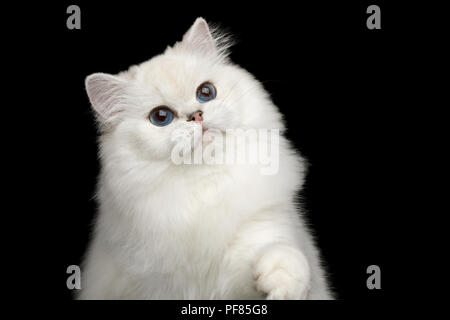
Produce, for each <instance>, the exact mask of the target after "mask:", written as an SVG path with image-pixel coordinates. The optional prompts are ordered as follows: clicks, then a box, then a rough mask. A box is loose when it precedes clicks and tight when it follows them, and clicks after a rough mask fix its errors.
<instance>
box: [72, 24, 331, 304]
mask: <svg viewBox="0 0 450 320" xmlns="http://www.w3.org/2000/svg"><path fill="white" fill-rule="evenodd" d="M224 39H225V38H223V37H221V36H218V35H217V33H212V32H211V31H210V29H209V27H208V25H207V23H206V22H205V21H204V20H203V19H201V18H199V19H197V20H196V21H195V23H194V25H193V26H192V27H191V28H190V29H189V31H188V32H187V33H186V34H185V35H184V37H183V40H182V41H181V42H178V43H176V44H175V45H174V46H173V47H168V48H167V50H166V51H165V52H164V53H163V54H162V55H159V56H156V57H153V58H152V59H150V60H149V61H147V62H144V63H142V64H140V65H138V66H133V67H131V68H130V69H129V70H128V71H126V72H123V73H120V74H119V75H115V76H113V75H108V74H102V73H100V74H99V73H97V74H93V75H91V76H89V77H88V78H87V79H86V88H87V92H88V95H89V98H90V101H91V104H92V106H93V108H94V109H95V110H96V114H97V116H98V123H99V128H100V131H101V135H100V137H99V146H100V151H99V154H100V159H101V173H100V177H99V183H98V192H97V199H98V203H99V214H98V216H97V220H96V223H95V230H94V234H93V239H92V242H91V245H90V248H89V250H88V252H87V255H86V259H85V263H84V265H83V268H82V289H81V291H80V295H79V297H78V298H81V299H264V298H268V299H331V298H332V294H331V292H330V290H329V288H328V285H327V281H326V277H325V274H324V270H323V268H322V266H321V263H320V260H319V252H318V249H317V248H316V247H315V245H314V242H313V239H312V237H311V235H310V233H309V231H308V229H307V227H306V225H305V223H304V220H303V218H302V215H301V212H299V211H300V209H299V208H298V206H297V205H296V202H295V199H296V197H297V196H298V192H299V189H300V188H301V186H302V182H303V180H304V174H305V166H304V163H303V160H302V158H301V157H300V155H299V154H298V153H297V152H295V151H294V150H293V149H292V148H291V146H290V144H289V142H288V141H287V140H286V139H285V138H284V137H283V136H281V137H280V151H279V152H280V165H279V171H278V173H277V174H275V175H261V173H260V170H259V166H258V165H175V164H174V163H173V162H172V161H171V158H170V152H171V149H172V148H173V145H174V142H173V141H171V139H170V138H171V133H172V132H173V130H176V129H180V128H183V129H192V128H193V126H195V125H198V124H196V123H195V122H193V121H190V122H188V121H186V120H187V119H188V115H189V114H191V113H192V112H194V111H196V110H202V112H203V119H204V121H203V123H204V125H205V126H206V127H207V128H218V129H220V130H224V129H226V128H229V129H233V128H244V129H245V128H278V129H280V130H281V131H282V130H283V122H282V117H281V114H280V112H279V111H278V109H277V108H276V106H275V105H274V104H273V103H272V101H271V100H270V98H269V96H268V94H267V93H266V92H265V91H264V89H263V87H262V86H261V84H260V83H259V82H258V81H257V80H256V79H254V78H253V76H252V75H250V74H249V73H248V72H247V71H245V70H243V69H242V68H240V67H238V66H236V65H234V64H232V63H231V62H230V61H229V60H228V58H227V50H226V49H227V47H228V42H226V41H224ZM205 81H210V82H212V83H214V85H215V86H216V88H217V92H218V93H217V97H216V99H214V100H212V101H209V102H207V103H199V102H198V101H197V100H196V95H195V92H196V88H197V87H198V86H199V84H201V83H203V82H205ZM159 105H167V106H170V107H171V108H172V109H174V110H176V111H177V113H178V117H176V118H175V119H174V120H173V122H172V123H171V124H170V125H168V126H166V127H158V126H155V125H153V124H151V123H150V122H149V120H148V114H149V112H150V110H151V109H152V108H154V107H156V106H159Z"/></svg>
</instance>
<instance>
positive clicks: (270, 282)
mask: <svg viewBox="0 0 450 320" xmlns="http://www.w3.org/2000/svg"><path fill="white" fill-rule="evenodd" d="M254 276H255V279H256V289H257V290H258V291H260V292H263V293H265V294H266V295H267V299H269V300H297V299H306V297H307V295H308V291H309V286H310V271H309V265H308V262H307V260H306V258H305V256H304V255H303V253H302V252H301V251H299V250H298V249H295V248H292V247H289V246H284V245H271V246H270V247H267V248H266V249H264V250H263V251H262V255H261V256H260V257H259V259H258V260H257V261H256V264H255V266H254Z"/></svg>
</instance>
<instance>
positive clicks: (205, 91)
mask: <svg viewBox="0 0 450 320" xmlns="http://www.w3.org/2000/svg"><path fill="white" fill-rule="evenodd" d="M215 97H216V88H215V87H214V86H213V84H212V83H210V82H204V83H202V84H201V85H200V86H199V87H198V88H197V100H198V101H199V102H208V101H210V100H212V99H214V98H215Z"/></svg>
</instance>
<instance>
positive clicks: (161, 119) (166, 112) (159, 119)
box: [149, 106, 173, 127]
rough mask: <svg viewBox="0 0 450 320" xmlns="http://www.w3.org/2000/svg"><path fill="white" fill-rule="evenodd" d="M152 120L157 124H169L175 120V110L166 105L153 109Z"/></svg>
mask: <svg viewBox="0 0 450 320" xmlns="http://www.w3.org/2000/svg"><path fill="white" fill-rule="evenodd" d="M149 118H150V122H151V123H153V124H154V125H155V126H159V127H164V126H167V125H168V124H169V123H171V122H172V120H173V112H172V111H171V110H170V109H169V108H168V107H166V106H161V107H157V108H155V109H153V110H152V111H151V112H150V117H149Z"/></svg>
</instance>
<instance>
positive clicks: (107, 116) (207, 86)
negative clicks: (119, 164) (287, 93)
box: [86, 18, 282, 160]
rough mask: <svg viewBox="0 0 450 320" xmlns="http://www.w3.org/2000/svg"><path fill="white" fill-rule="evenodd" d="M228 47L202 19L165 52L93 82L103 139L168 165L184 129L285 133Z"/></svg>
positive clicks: (91, 91) (89, 79) (261, 91)
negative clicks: (231, 57)
mask: <svg viewBox="0 0 450 320" xmlns="http://www.w3.org/2000/svg"><path fill="white" fill-rule="evenodd" d="M228 47H229V41H228V40H227V38H226V37H224V36H223V35H221V34H220V33H217V32H216V31H214V30H211V29H210V27H209V26H208V24H207V23H206V22H205V20H204V19H202V18H198V19H197V20H196V21H195V22H194V24H193V25H192V27H191V28H190V29H189V30H188V31H187V32H186V33H185V35H184V36H183V39H182V41H180V42H177V43H176V44H175V45H174V46H173V47H168V48H167V49H166V51H165V52H164V53H163V54H161V55H158V56H155V57H153V58H152V59H150V60H149V61H147V62H144V63H142V64H140V65H137V66H133V67H131V68H130V69H129V70H128V71H125V72H122V73H120V74H118V75H110V74H105V73H95V74H92V75H90V76H88V77H87V78H86V89H87V93H88V96H89V99H90V102H91V104H92V106H93V108H94V110H95V111H96V114H97V119H98V123H99V127H100V129H101V131H102V133H103V136H105V137H106V139H107V140H108V141H109V143H112V144H117V146H118V147H120V148H122V149H124V151H125V150H126V151H132V152H135V153H136V154H137V156H138V157H139V158H143V159H149V160H156V159H170V154H171V150H172V148H173V146H174V144H175V142H174V141H173V136H174V134H175V132H177V131H180V130H181V131H183V132H188V133H189V134H192V133H193V130H194V129H195V128H198V127H203V129H204V130H206V129H211V128H214V129H218V130H221V131H225V130H226V129H236V128H244V129H247V128H281V127H282V123H281V116H280V113H279V112H278V110H277V109H276V107H275V106H274V105H273V104H272V102H271V101H270V99H269V97H268V94H267V93H266V92H265V91H264V89H263V87H262V86H261V84H260V83H259V82H258V81H257V80H256V79H254V78H253V77H252V76H251V75H250V74H249V73H248V72H247V71H245V70H244V69H242V68H240V67H238V66H237V65H234V64H232V63H231V62H230V61H229V60H228V58H227V53H228V52H227V49H228ZM255 54H259V53H258V52H255Z"/></svg>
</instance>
